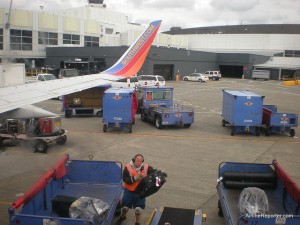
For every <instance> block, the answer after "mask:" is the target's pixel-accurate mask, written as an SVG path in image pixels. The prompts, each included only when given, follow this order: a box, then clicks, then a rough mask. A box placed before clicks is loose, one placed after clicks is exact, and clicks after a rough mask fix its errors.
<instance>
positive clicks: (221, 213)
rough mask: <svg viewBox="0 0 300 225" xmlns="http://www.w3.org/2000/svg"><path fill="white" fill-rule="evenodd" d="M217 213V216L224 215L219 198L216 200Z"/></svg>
mask: <svg viewBox="0 0 300 225" xmlns="http://www.w3.org/2000/svg"><path fill="white" fill-rule="evenodd" d="M218 209H219V210H218V215H219V217H224V214H223V209H222V205H221V202H220V199H219V200H218Z"/></svg>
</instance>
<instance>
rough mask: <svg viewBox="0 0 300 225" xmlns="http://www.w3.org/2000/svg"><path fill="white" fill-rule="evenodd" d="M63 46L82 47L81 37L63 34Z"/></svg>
mask: <svg viewBox="0 0 300 225" xmlns="http://www.w3.org/2000/svg"><path fill="white" fill-rule="evenodd" d="M63 44H72V45H80V36H79V35H76V34H63Z"/></svg>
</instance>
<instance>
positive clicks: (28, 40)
mask: <svg viewBox="0 0 300 225" xmlns="http://www.w3.org/2000/svg"><path fill="white" fill-rule="evenodd" d="M10 49H11V50H22V51H31V50H32V31H29V30H14V29H11V30H10Z"/></svg>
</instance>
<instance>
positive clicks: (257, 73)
mask: <svg viewBox="0 0 300 225" xmlns="http://www.w3.org/2000/svg"><path fill="white" fill-rule="evenodd" d="M252 79H253V80H256V79H263V80H269V79H270V70H253V72H252Z"/></svg>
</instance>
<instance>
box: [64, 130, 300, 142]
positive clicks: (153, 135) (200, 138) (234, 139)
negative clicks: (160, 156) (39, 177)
mask: <svg viewBox="0 0 300 225" xmlns="http://www.w3.org/2000/svg"><path fill="white" fill-rule="evenodd" d="M69 132H70V133H89V134H105V135H107V134H115V135H118V134H120V133H115V132H106V133H104V132H86V131H69ZM122 134H123V133H122ZM124 134H125V133H124ZM126 135H130V136H136V137H159V138H176V139H178V138H181V139H192V140H216V141H218V140H219V141H220V140H222V141H253V142H277V143H289V144H300V141H295V138H293V140H280V139H265V140H262V139H259V137H257V138H258V139H250V138H241V137H228V138H226V137H199V136H177V135H164V134H126Z"/></svg>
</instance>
